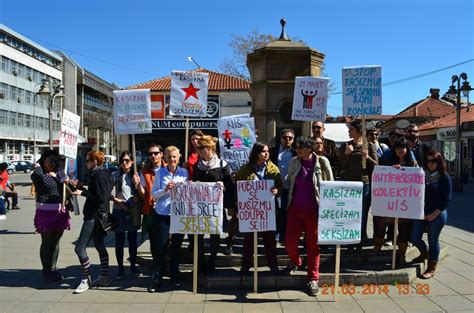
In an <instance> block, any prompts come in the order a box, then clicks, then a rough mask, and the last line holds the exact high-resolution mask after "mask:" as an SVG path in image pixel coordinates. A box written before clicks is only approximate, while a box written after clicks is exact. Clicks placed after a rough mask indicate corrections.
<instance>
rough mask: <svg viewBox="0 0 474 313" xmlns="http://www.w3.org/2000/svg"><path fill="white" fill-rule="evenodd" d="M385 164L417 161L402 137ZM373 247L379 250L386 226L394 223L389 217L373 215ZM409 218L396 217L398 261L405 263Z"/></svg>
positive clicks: (409, 165) (406, 163)
mask: <svg viewBox="0 0 474 313" xmlns="http://www.w3.org/2000/svg"><path fill="white" fill-rule="evenodd" d="M386 165H391V166H393V167H394V168H398V169H400V168H401V167H402V166H403V167H417V166H418V163H417V162H416V159H415V158H414V157H413V155H412V154H411V153H410V148H409V147H408V142H407V140H406V139H405V138H404V137H402V138H400V139H398V140H397V141H396V142H395V144H394V145H393V147H392V153H391V155H390V157H389V158H388V161H387V163H386ZM373 220H374V248H373V249H372V251H373V252H379V251H380V250H381V249H382V245H383V243H384V237H385V233H386V231H387V226H388V225H389V224H393V223H394V221H395V220H394V219H393V218H390V217H381V216H374V219H373ZM410 222H411V220H409V219H403V218H400V219H398V230H399V232H398V238H397V239H398V240H397V242H398V252H397V253H398V262H399V264H405V263H406V260H405V255H406V251H407V248H408V239H409V237H410V226H411V223H410Z"/></svg>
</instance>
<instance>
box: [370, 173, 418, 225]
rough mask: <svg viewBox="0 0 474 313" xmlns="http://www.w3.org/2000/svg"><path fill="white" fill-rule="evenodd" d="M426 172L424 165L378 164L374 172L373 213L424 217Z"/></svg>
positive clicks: (414, 217)
mask: <svg viewBox="0 0 474 313" xmlns="http://www.w3.org/2000/svg"><path fill="white" fill-rule="evenodd" d="M424 206H425V173H424V172H423V169H422V168H420V167H402V168H401V169H396V168H393V167H392V166H375V169H374V172H373V173H372V202H371V209H372V214H373V215H375V216H384V217H400V218H409V219H417V220H422V219H424V216H425V215H424Z"/></svg>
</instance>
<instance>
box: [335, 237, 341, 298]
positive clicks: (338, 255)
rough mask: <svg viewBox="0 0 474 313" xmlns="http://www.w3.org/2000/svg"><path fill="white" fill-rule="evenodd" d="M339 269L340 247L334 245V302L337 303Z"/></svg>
mask: <svg viewBox="0 0 474 313" xmlns="http://www.w3.org/2000/svg"><path fill="white" fill-rule="evenodd" d="M340 267H341V245H340V244H337V245H336V271H335V275H334V302H336V301H337V291H338V290H339V269H340Z"/></svg>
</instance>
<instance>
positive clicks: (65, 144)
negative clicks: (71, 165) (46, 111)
mask: <svg viewBox="0 0 474 313" xmlns="http://www.w3.org/2000/svg"><path fill="white" fill-rule="evenodd" d="M80 125H81V117H80V116H79V115H76V114H74V113H72V112H69V111H68V110H63V117H62V121H61V132H60V133H59V154H60V155H63V156H65V157H66V158H70V159H75V158H76V157H77V136H78V135H79V128H80Z"/></svg>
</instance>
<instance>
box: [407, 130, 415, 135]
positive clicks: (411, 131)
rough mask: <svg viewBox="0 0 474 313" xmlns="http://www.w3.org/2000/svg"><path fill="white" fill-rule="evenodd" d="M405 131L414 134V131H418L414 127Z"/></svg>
mask: <svg viewBox="0 0 474 313" xmlns="http://www.w3.org/2000/svg"><path fill="white" fill-rule="evenodd" d="M407 133H410V134H416V133H418V131H417V130H414V129H410V130H407Z"/></svg>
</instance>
